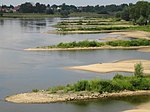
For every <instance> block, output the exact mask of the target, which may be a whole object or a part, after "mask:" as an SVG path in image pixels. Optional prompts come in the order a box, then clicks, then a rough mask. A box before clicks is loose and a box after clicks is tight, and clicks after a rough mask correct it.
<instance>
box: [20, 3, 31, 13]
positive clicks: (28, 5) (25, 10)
mask: <svg viewBox="0 0 150 112" xmlns="http://www.w3.org/2000/svg"><path fill="white" fill-rule="evenodd" d="M19 12H22V13H33V12H34V7H33V5H32V4H31V3H30V2H26V3H24V4H21V6H20V9H19Z"/></svg>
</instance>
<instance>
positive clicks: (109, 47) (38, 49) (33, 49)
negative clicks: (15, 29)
mask: <svg viewBox="0 0 150 112" xmlns="http://www.w3.org/2000/svg"><path fill="white" fill-rule="evenodd" d="M145 48H147V49H150V46H135V47H121V46H120V47H119V46H118V47H112V46H102V47H82V48H28V49H24V50H26V51H73V50H74V51H75V50H139V49H145Z"/></svg>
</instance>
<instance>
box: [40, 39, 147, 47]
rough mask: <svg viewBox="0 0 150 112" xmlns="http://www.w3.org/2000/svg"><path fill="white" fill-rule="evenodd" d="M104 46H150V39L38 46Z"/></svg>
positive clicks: (86, 41)
mask: <svg viewBox="0 0 150 112" xmlns="http://www.w3.org/2000/svg"><path fill="white" fill-rule="evenodd" d="M102 46H113V47H117V46H123V47H132V46H150V40H147V39H133V40H115V41H108V42H97V41H88V40H85V41H79V42H70V43H59V44H58V45H53V46H43V47H37V48H44V49H51V48H77V47H79V48H81V47H102Z"/></svg>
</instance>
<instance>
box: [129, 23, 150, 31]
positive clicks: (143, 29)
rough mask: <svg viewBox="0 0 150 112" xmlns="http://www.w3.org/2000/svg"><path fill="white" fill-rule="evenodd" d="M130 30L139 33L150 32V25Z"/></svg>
mask: <svg viewBox="0 0 150 112" xmlns="http://www.w3.org/2000/svg"><path fill="white" fill-rule="evenodd" d="M129 30H138V31H146V32H150V25H145V26H137V27H133V28H129Z"/></svg>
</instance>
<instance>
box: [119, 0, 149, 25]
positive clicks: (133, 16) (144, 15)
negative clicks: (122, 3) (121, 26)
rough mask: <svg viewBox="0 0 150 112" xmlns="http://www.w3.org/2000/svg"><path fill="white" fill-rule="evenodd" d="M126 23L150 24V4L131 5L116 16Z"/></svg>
mask: <svg viewBox="0 0 150 112" xmlns="http://www.w3.org/2000/svg"><path fill="white" fill-rule="evenodd" d="M116 16H117V17H121V18H122V19H124V20H126V21H133V22H134V24H139V25H147V24H150V2H148V1H139V2H137V3H136V4H129V6H128V7H125V8H124V9H123V11H122V12H121V13H118V14H117V15H116Z"/></svg>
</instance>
